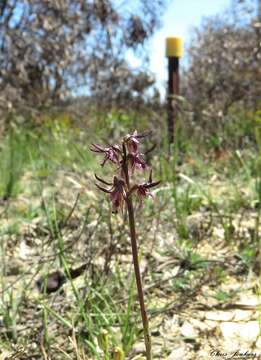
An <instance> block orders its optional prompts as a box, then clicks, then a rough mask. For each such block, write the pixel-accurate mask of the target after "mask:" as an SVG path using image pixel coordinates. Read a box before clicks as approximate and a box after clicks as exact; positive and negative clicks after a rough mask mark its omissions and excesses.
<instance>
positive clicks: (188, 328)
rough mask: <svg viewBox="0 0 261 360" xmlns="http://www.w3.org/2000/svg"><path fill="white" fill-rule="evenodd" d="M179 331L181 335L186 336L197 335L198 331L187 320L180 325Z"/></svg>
mask: <svg viewBox="0 0 261 360" xmlns="http://www.w3.org/2000/svg"><path fill="white" fill-rule="evenodd" d="M180 333H181V335H182V336H184V337H186V338H195V337H196V336H197V335H198V331H197V330H196V329H195V328H194V326H193V325H192V324H191V323H189V322H188V321H186V322H185V323H184V324H183V325H182V327H181V329H180Z"/></svg>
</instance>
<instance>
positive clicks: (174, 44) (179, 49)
mask: <svg viewBox="0 0 261 360" xmlns="http://www.w3.org/2000/svg"><path fill="white" fill-rule="evenodd" d="M182 55H183V39H182V38H179V37H167V38H166V56H167V57H178V58H180V57H181V56H182Z"/></svg>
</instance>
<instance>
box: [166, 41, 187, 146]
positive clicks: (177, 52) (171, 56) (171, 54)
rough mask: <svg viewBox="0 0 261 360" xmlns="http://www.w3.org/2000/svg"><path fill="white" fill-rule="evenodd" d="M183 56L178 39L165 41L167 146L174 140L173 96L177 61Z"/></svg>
mask: <svg viewBox="0 0 261 360" xmlns="http://www.w3.org/2000/svg"><path fill="white" fill-rule="evenodd" d="M182 54H183V41H182V39H181V38H179V37H168V38H167V39H166V57H167V58H168V92H167V101H168V137H169V144H172V143H173V142H174V139H175V130H176V119H177V113H178V112H177V106H176V104H175V96H177V95H179V59H180V58H181V56H182Z"/></svg>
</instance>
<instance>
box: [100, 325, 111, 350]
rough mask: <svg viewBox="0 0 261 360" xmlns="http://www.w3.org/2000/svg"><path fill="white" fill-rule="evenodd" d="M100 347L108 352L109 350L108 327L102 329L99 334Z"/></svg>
mask: <svg viewBox="0 0 261 360" xmlns="http://www.w3.org/2000/svg"><path fill="white" fill-rule="evenodd" d="M98 344H99V347H100V348H101V349H102V350H103V352H105V353H107V352H108V350H109V333H108V331H107V330H106V329H102V330H101V332H100V334H99V336H98Z"/></svg>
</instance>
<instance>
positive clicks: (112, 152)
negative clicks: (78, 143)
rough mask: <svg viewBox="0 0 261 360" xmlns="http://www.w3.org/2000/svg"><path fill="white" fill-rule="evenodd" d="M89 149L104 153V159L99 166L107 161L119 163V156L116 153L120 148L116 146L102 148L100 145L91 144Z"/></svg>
mask: <svg viewBox="0 0 261 360" xmlns="http://www.w3.org/2000/svg"><path fill="white" fill-rule="evenodd" d="M90 150H91V151H93V152H96V153H99V154H104V160H103V162H102V163H101V166H104V165H105V164H106V162H107V161H111V162H113V163H114V164H119V157H118V154H117V153H118V152H119V151H120V149H119V147H118V146H110V147H107V148H103V147H101V146H100V145H97V144H92V148H90Z"/></svg>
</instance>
